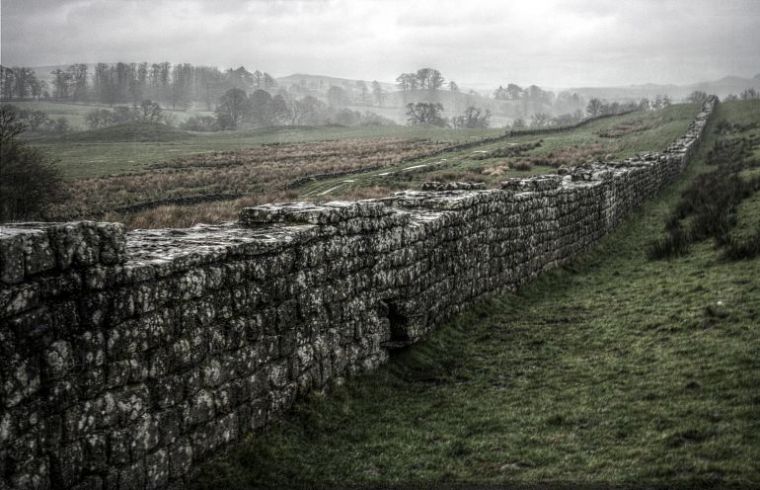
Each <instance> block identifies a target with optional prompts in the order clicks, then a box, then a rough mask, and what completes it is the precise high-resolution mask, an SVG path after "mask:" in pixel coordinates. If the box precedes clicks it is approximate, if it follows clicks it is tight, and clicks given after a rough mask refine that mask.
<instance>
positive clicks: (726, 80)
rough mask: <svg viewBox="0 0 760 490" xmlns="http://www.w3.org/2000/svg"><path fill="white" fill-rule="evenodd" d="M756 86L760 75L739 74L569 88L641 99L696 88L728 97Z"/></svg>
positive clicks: (759, 86)
mask: <svg viewBox="0 0 760 490" xmlns="http://www.w3.org/2000/svg"><path fill="white" fill-rule="evenodd" d="M748 88H754V89H755V90H760V75H756V76H755V77H754V78H742V77H737V76H728V77H723V78H721V79H720V80H715V81H711V82H699V83H693V84H690V85H659V84H654V83H647V84H643V85H629V86H627V87H578V88H571V89H568V90H570V91H571V92H577V93H578V94H580V95H582V96H583V97H585V98H587V99H588V98H592V97H597V98H600V99H609V100H633V101H635V100H639V99H641V98H644V97H646V98H649V99H651V98H654V97H656V96H657V95H667V96H669V97H671V98H673V99H675V100H682V99H685V98H686V97H688V96H689V94H690V93H692V92H694V91H695V90H701V91H703V92H707V93H708V94H715V95H717V96H718V97H726V96H727V95H729V94H736V95H740V94H741V93H742V92H743V91H744V90H746V89H748Z"/></svg>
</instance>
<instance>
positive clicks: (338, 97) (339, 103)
mask: <svg viewBox="0 0 760 490" xmlns="http://www.w3.org/2000/svg"><path fill="white" fill-rule="evenodd" d="M327 103H328V105H329V106H330V107H345V106H347V105H349V104H350V103H351V101H350V99H349V98H348V94H346V91H345V90H344V89H342V88H341V87H336V86H334V85H333V86H331V87H330V88H329V89H328V90H327Z"/></svg>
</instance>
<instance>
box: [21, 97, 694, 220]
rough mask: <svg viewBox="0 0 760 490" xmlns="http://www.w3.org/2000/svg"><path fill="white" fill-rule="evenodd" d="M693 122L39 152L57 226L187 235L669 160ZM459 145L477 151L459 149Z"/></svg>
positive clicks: (327, 131) (189, 139)
mask: <svg viewBox="0 0 760 490" xmlns="http://www.w3.org/2000/svg"><path fill="white" fill-rule="evenodd" d="M696 110H697V109H696V107H695V106H693V105H674V106H671V107H669V108H666V109H664V110H661V111H656V112H645V113H631V114H626V115H623V116H616V117H611V118H607V119H602V120H599V121H595V122H593V123H591V124H588V125H586V126H583V127H581V128H577V129H574V130H568V131H565V132H559V133H553V134H545V135H540V136H539V135H532V136H514V137H508V138H503V139H499V140H498V141H493V140H491V141H490V142H485V141H484V143H483V144H480V145H478V144H477V142H478V141H481V140H485V139H486V138H493V137H498V136H501V135H503V130H500V129H489V130H467V131H461V130H451V129H437V128H420V127H404V126H381V127H357V128H346V127H326V128H270V129H261V130H255V131H239V132H221V133H210V134H200V133H188V132H184V131H180V130H175V129H171V128H164V129H161V130H156V129H155V128H148V129H150V131H148V130H146V128H141V127H139V125H137V126H136V125H127V126H121V127H112V128H106V129H104V130H96V131H88V132H82V133H75V134H72V135H68V136H65V137H62V138H55V139H39V140H34V141H33V144H34V145H35V146H36V147H38V148H40V149H41V150H43V151H45V152H47V153H49V154H51V155H52V156H54V157H55V158H58V159H59V163H58V165H59V166H60V168H61V169H62V170H63V172H64V174H65V175H66V176H67V177H68V180H67V187H68V191H69V192H68V194H69V197H68V198H67V200H66V201H64V202H62V203H61V204H60V205H59V206H57V207H56V208H54V209H53V210H52V213H51V216H50V217H51V218H52V219H58V220H62V219H72V218H87V219H105V220H110V221H122V222H125V223H126V224H127V226H128V227H130V228H162V227H184V226H192V225H194V224H197V223H211V222H222V221H229V220H234V219H235V218H236V216H237V213H238V211H239V210H240V208H241V207H243V206H246V205H253V204H259V203H265V202H275V201H292V200H311V201H326V200H335V199H355V198H371V197H379V196H384V195H388V194H389V193H392V192H394V191H397V190H401V189H414V188H418V187H419V185H421V184H422V183H423V182H425V181H430V180H444V181H453V180H467V181H479V182H485V183H487V184H488V185H489V186H496V185H498V182H500V181H501V180H503V179H505V178H507V177H519V176H525V175H531V174H541V173H547V172H554V171H556V169H557V167H559V166H560V165H565V166H574V165H578V164H581V163H584V162H586V161H589V160H594V159H599V158H605V157H626V156H630V155H632V154H635V153H637V152H641V151H650V150H657V149H662V148H664V147H665V146H666V145H667V144H668V143H669V142H670V141H672V140H673V139H674V138H675V137H676V136H677V135H679V134H681V133H682V132H683V131H684V130H685V128H686V126H687V125H688V123H689V122H690V121H691V119H692V118H693V116H694V115H695V114H696ZM462 143H473V144H474V146H469V147H467V148H464V149H463V148H459V149H457V147H456V145H460V144H462ZM449 147H453V148H449ZM346 172H352V173H351V174H348V175H346ZM336 173H337V174H339V175H338V176H335V177H329V178H319V179H314V180H310V179H309V177H310V176H315V175H317V176H319V175H320V174H336Z"/></svg>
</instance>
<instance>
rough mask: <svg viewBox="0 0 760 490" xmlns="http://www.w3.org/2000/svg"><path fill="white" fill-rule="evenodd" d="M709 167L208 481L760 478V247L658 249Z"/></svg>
mask: <svg viewBox="0 0 760 490" xmlns="http://www.w3.org/2000/svg"><path fill="white" fill-rule="evenodd" d="M726 105H728V104H726ZM721 111H722V112H721V114H722V115H724V116H725V115H730V114H731V111H733V107H731V106H729V107H726V108H722V109H721ZM704 153H705V152H703V157H704ZM709 170H710V168H709V167H707V165H706V164H705V163H704V158H703V159H702V160H700V161H697V162H695V163H693V164H692V165H691V166H690V167H689V169H687V172H686V175H685V178H684V179H683V180H682V181H681V182H680V183H678V184H676V185H675V186H674V187H672V188H670V189H668V190H666V192H665V193H664V194H663V195H662V196H661V197H660V198H658V199H656V200H654V201H652V202H650V203H648V204H646V205H645V206H644V207H643V208H642V209H641V211H639V212H638V213H636V215H634V216H632V217H631V218H629V220H628V221H626V222H625V223H624V224H623V225H622V226H621V228H620V229H619V230H618V231H616V232H615V233H613V234H612V235H610V236H609V237H607V238H606V239H604V240H603V241H602V243H601V244H600V245H599V246H598V247H597V248H596V249H595V250H594V251H592V252H591V253H589V254H587V255H585V256H582V257H579V258H578V259H577V260H576V261H575V262H573V263H572V264H571V265H569V266H567V267H565V268H563V269H559V270H555V271H552V272H550V273H548V274H545V275H543V276H542V277H541V278H539V279H538V280H537V281H535V282H533V283H532V284H530V285H528V286H527V287H525V288H524V289H523V290H521V291H520V292H519V293H518V294H501V295H496V296H494V297H492V298H490V299H488V300H486V301H484V302H482V303H480V304H478V305H476V306H473V307H471V308H470V309H469V310H468V311H466V312H465V313H464V314H462V315H460V316H459V317H457V318H456V319H455V320H454V321H452V322H451V323H450V324H448V325H446V326H444V327H443V328H441V329H439V330H438V331H436V332H434V333H433V334H431V335H430V337H429V338H428V339H427V340H426V341H424V342H423V343H421V344H418V345H416V346H412V347H410V348H408V349H407V350H406V351H403V352H400V353H399V354H398V355H397V356H396V357H395V358H394V359H392V361H391V362H390V363H389V364H388V365H386V366H385V367H383V368H381V369H380V370H379V371H378V372H376V373H373V374H370V375H367V376H364V377H361V378H358V379H353V380H349V382H347V383H346V384H345V385H343V386H341V387H337V388H334V389H333V390H332V392H331V393H329V394H328V395H327V396H323V395H314V396H312V397H311V398H309V399H305V400H301V401H300V402H299V403H298V404H297V406H296V408H295V410H294V411H293V413H291V414H290V415H289V416H287V417H286V418H285V419H283V420H282V421H280V422H279V423H277V424H275V425H274V426H273V427H271V428H270V429H269V430H267V431H266V432H264V433H261V434H256V435H254V436H253V437H251V438H250V440H249V441H247V442H245V443H243V444H240V445H239V446H237V447H236V448H233V449H231V450H230V451H229V453H228V454H227V455H225V456H222V457H220V458H218V459H216V460H215V461H213V462H211V463H210V464H208V465H205V466H204V467H203V468H202V469H201V472H200V475H199V477H198V478H197V480H196V482H195V487H196V488H222V487H223V488H229V489H238V488H258V487H264V488H296V487H297V488H303V487H308V486H316V487H330V486H333V485H339V486H340V485H349V484H359V485H369V486H383V485H385V486H388V485H409V484H418V485H427V486H438V485H442V484H444V483H453V484H457V483H458V484H461V485H464V486H468V485H473V484H475V483H487V484H504V483H511V484H514V483H518V484H522V485H531V484H536V483H540V482H547V481H548V482H562V483H565V484H566V485H571V486H575V485H584V486H587V485H589V484H591V483H592V482H596V483H604V484H618V485H629V486H638V487H640V486H647V485H648V486H659V487H666V486H667V487H672V486H675V487H679V488H692V487H695V486H696V487H704V486H719V487H733V488H735V487H751V486H753V484H754V485H756V484H758V483H759V482H760V466H758V465H757V461H760V408H759V407H760V392H759V391H758V385H757V380H758V379H760V344H758V334H759V333H760V331H759V330H758V328H760V282H758V280H757V277H758V275H759V274H760V259H759V258H755V259H748V260H743V261H740V262H731V261H724V260H722V259H721V257H720V253H719V252H718V251H716V250H715V249H714V248H713V246H712V245H711V244H710V243H707V242H700V243H694V244H692V246H691V251H690V253H689V254H688V255H685V256H682V257H676V258H673V259H672V260H669V261H651V260H648V259H647V255H646V246H647V244H648V243H649V242H650V240H651V237H652V236H658V235H661V234H662V233H663V230H662V222H663V220H665V219H666V218H667V217H668V216H669V215H670V214H671V213H672V212H673V210H674V208H675V207H676V205H677V203H678V201H679V199H680V195H681V192H683V191H684V190H685V189H686V188H688V187H689V185H691V183H692V182H694V180H695V178H696V177H697V176H698V175H700V174H703V173H706V172H708V171H709ZM749 202H750V201H745V202H744V203H742V205H741V206H742V207H743V206H745V204H747V205H748V206H749V204H748V203H749ZM756 205H757V203H755V202H754V201H753V204H752V206H756ZM742 209H743V208H742ZM752 212H756V208H754V207H753V208H752ZM742 216H745V215H743V214H740V222H741V220H742ZM745 217H746V216H745ZM752 218H754V219H756V218H757V215H756V214H755V215H754V216H753V217H752Z"/></svg>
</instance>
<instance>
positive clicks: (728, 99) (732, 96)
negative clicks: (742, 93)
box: [723, 94, 739, 102]
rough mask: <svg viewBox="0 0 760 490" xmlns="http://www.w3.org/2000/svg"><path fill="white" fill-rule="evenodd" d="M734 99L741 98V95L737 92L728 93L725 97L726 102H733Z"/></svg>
mask: <svg viewBox="0 0 760 490" xmlns="http://www.w3.org/2000/svg"><path fill="white" fill-rule="evenodd" d="M734 100H739V96H737V95H736V94H728V95H727V96H726V98H725V99H723V101H724V102H731V101H734Z"/></svg>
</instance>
